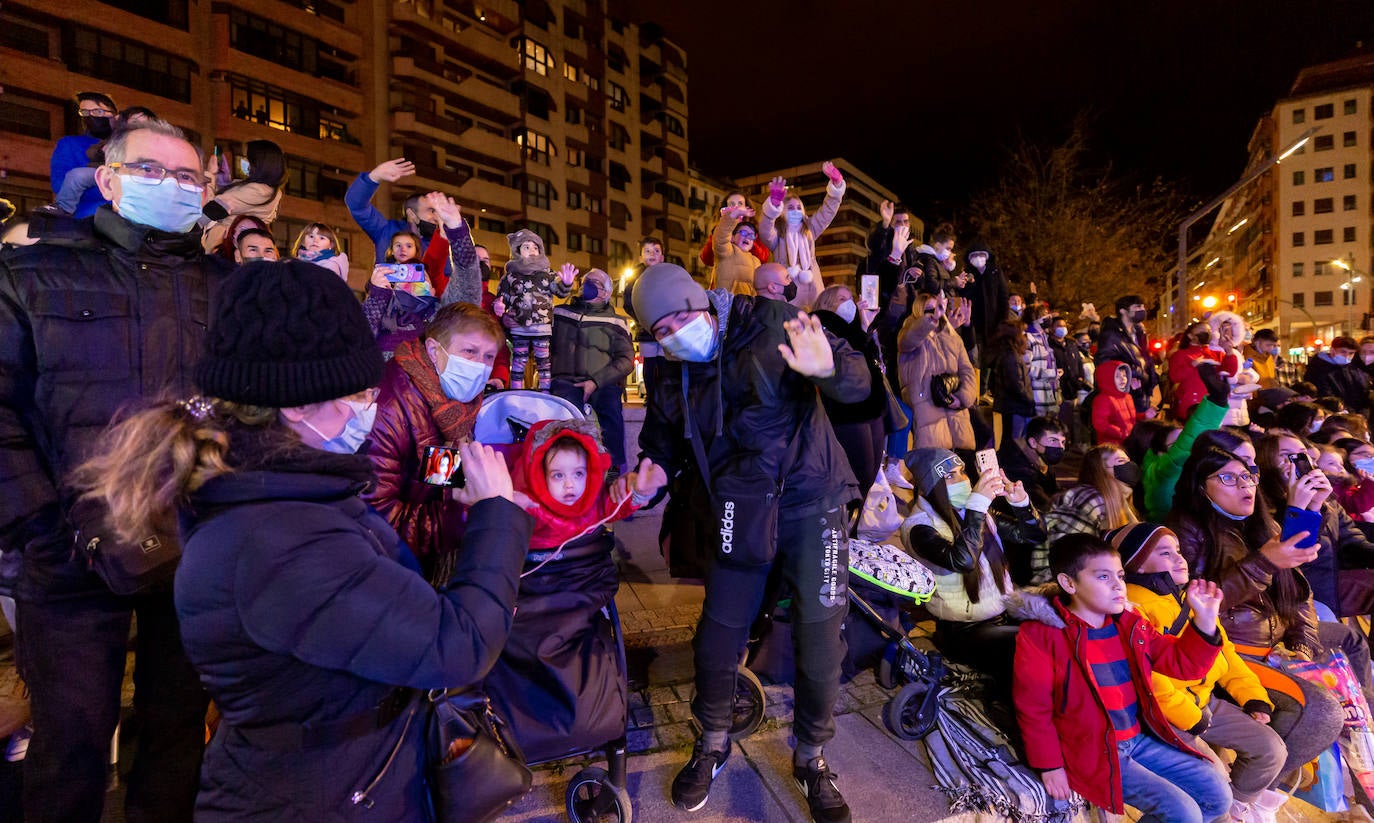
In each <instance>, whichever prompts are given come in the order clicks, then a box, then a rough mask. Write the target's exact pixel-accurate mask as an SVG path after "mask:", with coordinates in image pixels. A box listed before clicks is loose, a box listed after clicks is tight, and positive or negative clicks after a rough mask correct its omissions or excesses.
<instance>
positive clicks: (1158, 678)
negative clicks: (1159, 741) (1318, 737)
mask: <svg viewBox="0 0 1374 823" xmlns="http://www.w3.org/2000/svg"><path fill="white" fill-rule="evenodd" d="M1106 539H1107V541H1108V542H1110V543H1111V544H1112V547H1113V548H1115V549H1116V550H1117V552H1118V553H1119V554H1120V555H1121V565H1122V566H1123V567H1124V568H1125V570H1126V597H1127V598H1128V599H1129V600H1130V601H1131V603H1133V604H1134V605H1135V607H1136V610H1137V611H1138V612H1139V613H1140V614H1141V615H1142V616H1144V617H1145V618H1146V619H1148V620H1149V621H1150V623H1152V624H1153V625H1154V627H1155V628H1156V629H1158V630H1159V631H1160V632H1162V633H1164V634H1166V635H1171V636H1172V635H1177V634H1178V633H1179V632H1181V631H1182V630H1183V627H1184V626H1185V625H1187V623H1188V620H1189V618H1190V617H1191V616H1192V611H1191V609H1190V608H1189V607H1188V604H1187V603H1186V602H1185V599H1184V587H1185V586H1187V585H1188V561H1187V560H1185V559H1184V557H1183V555H1182V554H1181V553H1180V551H1179V545H1178V537H1177V535H1175V534H1174V533H1173V532H1172V531H1170V530H1169V529H1168V528H1165V527H1164V526H1160V525H1157V524H1154V523H1134V524H1132V525H1129V526H1122V527H1121V528H1119V529H1114V530H1112V531H1110V532H1107V534H1106ZM1217 631H1218V632H1219V633H1220V634H1221V651H1220V653H1219V654H1217V656H1216V659H1215V660H1214V661H1212V667H1211V668H1210V669H1209V670H1208V672H1207V674H1206V676H1204V677H1202V678H1201V679H1197V680H1180V679H1175V678H1172V677H1168V676H1165V675H1163V674H1160V673H1158V672H1155V673H1154V674H1152V675H1151V685H1152V686H1153V689H1154V695H1155V699H1156V700H1158V701H1159V708H1160V710H1161V711H1163V712H1164V717H1165V718H1166V719H1167V720H1168V721H1169V723H1170V725H1172V726H1173V727H1174V728H1175V729H1178V730H1179V731H1181V732H1187V734H1189V735H1193V736H1195V737H1200V738H1201V739H1202V741H1204V742H1206V743H1209V744H1211V745H1213V746H1224V747H1225V748H1228V749H1232V750H1234V751H1235V752H1236V761H1235V763H1233V764H1232V765H1231V794H1232V798H1233V802H1232V806H1231V816H1232V818H1233V819H1234V820H1245V821H1250V820H1273V819H1274V813H1275V812H1276V811H1277V810H1278V808H1279V807H1280V806H1282V805H1283V803H1284V801H1286V800H1287V799H1288V795H1287V794H1285V793H1283V792H1280V791H1276V790H1274V789H1273V788H1271V787H1272V786H1275V785H1277V783H1278V782H1279V776H1280V775H1281V774H1283V772H1284V771H1286V770H1285V768H1284V766H1285V761H1286V760H1287V759H1288V747H1287V746H1286V745H1284V741H1283V739H1282V738H1281V737H1279V735H1278V733H1277V732H1275V731H1274V730H1273V729H1271V728H1270V727H1269V725H1268V724H1269V721H1270V719H1271V715H1272V714H1273V712H1274V704H1273V703H1272V702H1271V701H1270V699H1269V692H1268V691H1267V690H1266V689H1265V688H1264V686H1263V684H1261V683H1260V680H1259V677H1258V676H1256V675H1255V673H1254V672H1253V671H1251V670H1250V667H1249V665H1247V664H1246V663H1245V661H1244V660H1242V659H1241V657H1240V655H1239V654H1237V653H1236V647H1235V644H1234V643H1232V642H1231V641H1230V640H1229V639H1228V638H1227V637H1226V632H1225V630H1224V629H1222V628H1221V627H1220V626H1218V627H1217ZM1217 687H1220V688H1221V689H1222V690H1223V691H1225V693H1226V694H1227V695H1228V696H1229V697H1230V698H1231V700H1229V701H1228V700H1225V699H1223V698H1221V697H1218V696H1217V695H1216V693H1215V689H1216V688H1217ZM1232 701H1234V702H1232ZM1195 748H1197V749H1198V750H1200V751H1202V752H1204V753H1207V751H1208V750H1207V748H1206V747H1205V746H1202V745H1200V744H1195ZM1296 765H1301V763H1298V764H1296ZM1293 767H1294V766H1290V768H1293Z"/></svg>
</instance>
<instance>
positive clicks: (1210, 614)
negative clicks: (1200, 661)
mask: <svg viewBox="0 0 1374 823" xmlns="http://www.w3.org/2000/svg"><path fill="white" fill-rule="evenodd" d="M1188 608H1190V609H1192V610H1193V625H1194V626H1196V627H1197V630H1198V631H1200V632H1202V633H1203V634H1207V635H1210V634H1213V633H1214V632H1216V630H1217V614H1218V613H1219V612H1220V611H1221V589H1220V588H1219V587H1218V586H1217V584H1216V583H1213V582H1212V581H1210V580H1199V579H1197V578H1194V579H1193V581H1192V582H1190V583H1189V584H1188Z"/></svg>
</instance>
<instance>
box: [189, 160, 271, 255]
mask: <svg viewBox="0 0 1374 823" xmlns="http://www.w3.org/2000/svg"><path fill="white" fill-rule="evenodd" d="M210 162H211V164H214V162H215V161H214V158H213V157H212V158H211V160H210ZM237 166H238V168H237V169H233V170H231V169H230V168H229V156H228V155H227V154H224V155H220V156H219V164H218V165H216V166H214V167H213V168H211V169H208V171H209V177H210V181H209V186H210V193H211V195H212V196H213V199H212V200H210V202H208V203H206V204H205V208H204V212H205V216H204V217H202V218H201V224H200V225H201V229H202V231H203V232H204V234H203V236H202V237H201V242H202V244H204V247H205V250H206V251H207V252H209V251H212V250H214V248H215V247H216V246H218V245H219V243H220V241H221V240H222V239H223V238H224V233H225V232H226V231H227V230H228V228H229V223H230V222H232V220H233V219H234V218H235V217H238V216H239V215H244V214H246V215H251V216H253V217H256V218H258V219H260V220H261V221H262V222H263V223H264V224H266V225H271V223H272V221H274V220H276V219H277V207H278V206H279V205H280V204H281V196H282V188H283V184H284V183H285V182H286V154H285V153H283V152H282V150H281V146H278V145H277V144H276V143H273V142H272V141H271V140H249V141H248V144H247V145H246V146H245V147H244V152H243V154H242V155H240V156H239V158H238V162H237ZM233 171H237V172H238V173H239V178H240V179H239V180H237V181H233V176H232V172H233ZM231 181H233V182H231ZM216 190H218V192H217V191H216Z"/></svg>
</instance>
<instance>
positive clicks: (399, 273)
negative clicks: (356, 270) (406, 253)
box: [373, 263, 425, 283]
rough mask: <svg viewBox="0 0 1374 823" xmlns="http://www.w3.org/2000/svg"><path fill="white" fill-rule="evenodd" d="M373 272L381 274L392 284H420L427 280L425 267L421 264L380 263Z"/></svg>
mask: <svg viewBox="0 0 1374 823" xmlns="http://www.w3.org/2000/svg"><path fill="white" fill-rule="evenodd" d="M373 270H374V271H379V272H381V273H382V274H383V275H384V276H385V277H386V279H387V281H388V282H391V283H419V282H420V281H422V280H424V279H425V267H424V265H423V264H420V263H378V264H377V265H376V266H375V267H374V269H373Z"/></svg>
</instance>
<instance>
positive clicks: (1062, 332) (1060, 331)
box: [1054, 326, 1069, 340]
mask: <svg viewBox="0 0 1374 823" xmlns="http://www.w3.org/2000/svg"><path fill="white" fill-rule="evenodd" d="M1054 336H1055V339H1057V340H1063V339H1064V338H1065V337H1068V336H1069V329H1068V327H1067V326H1055V328H1054Z"/></svg>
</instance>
